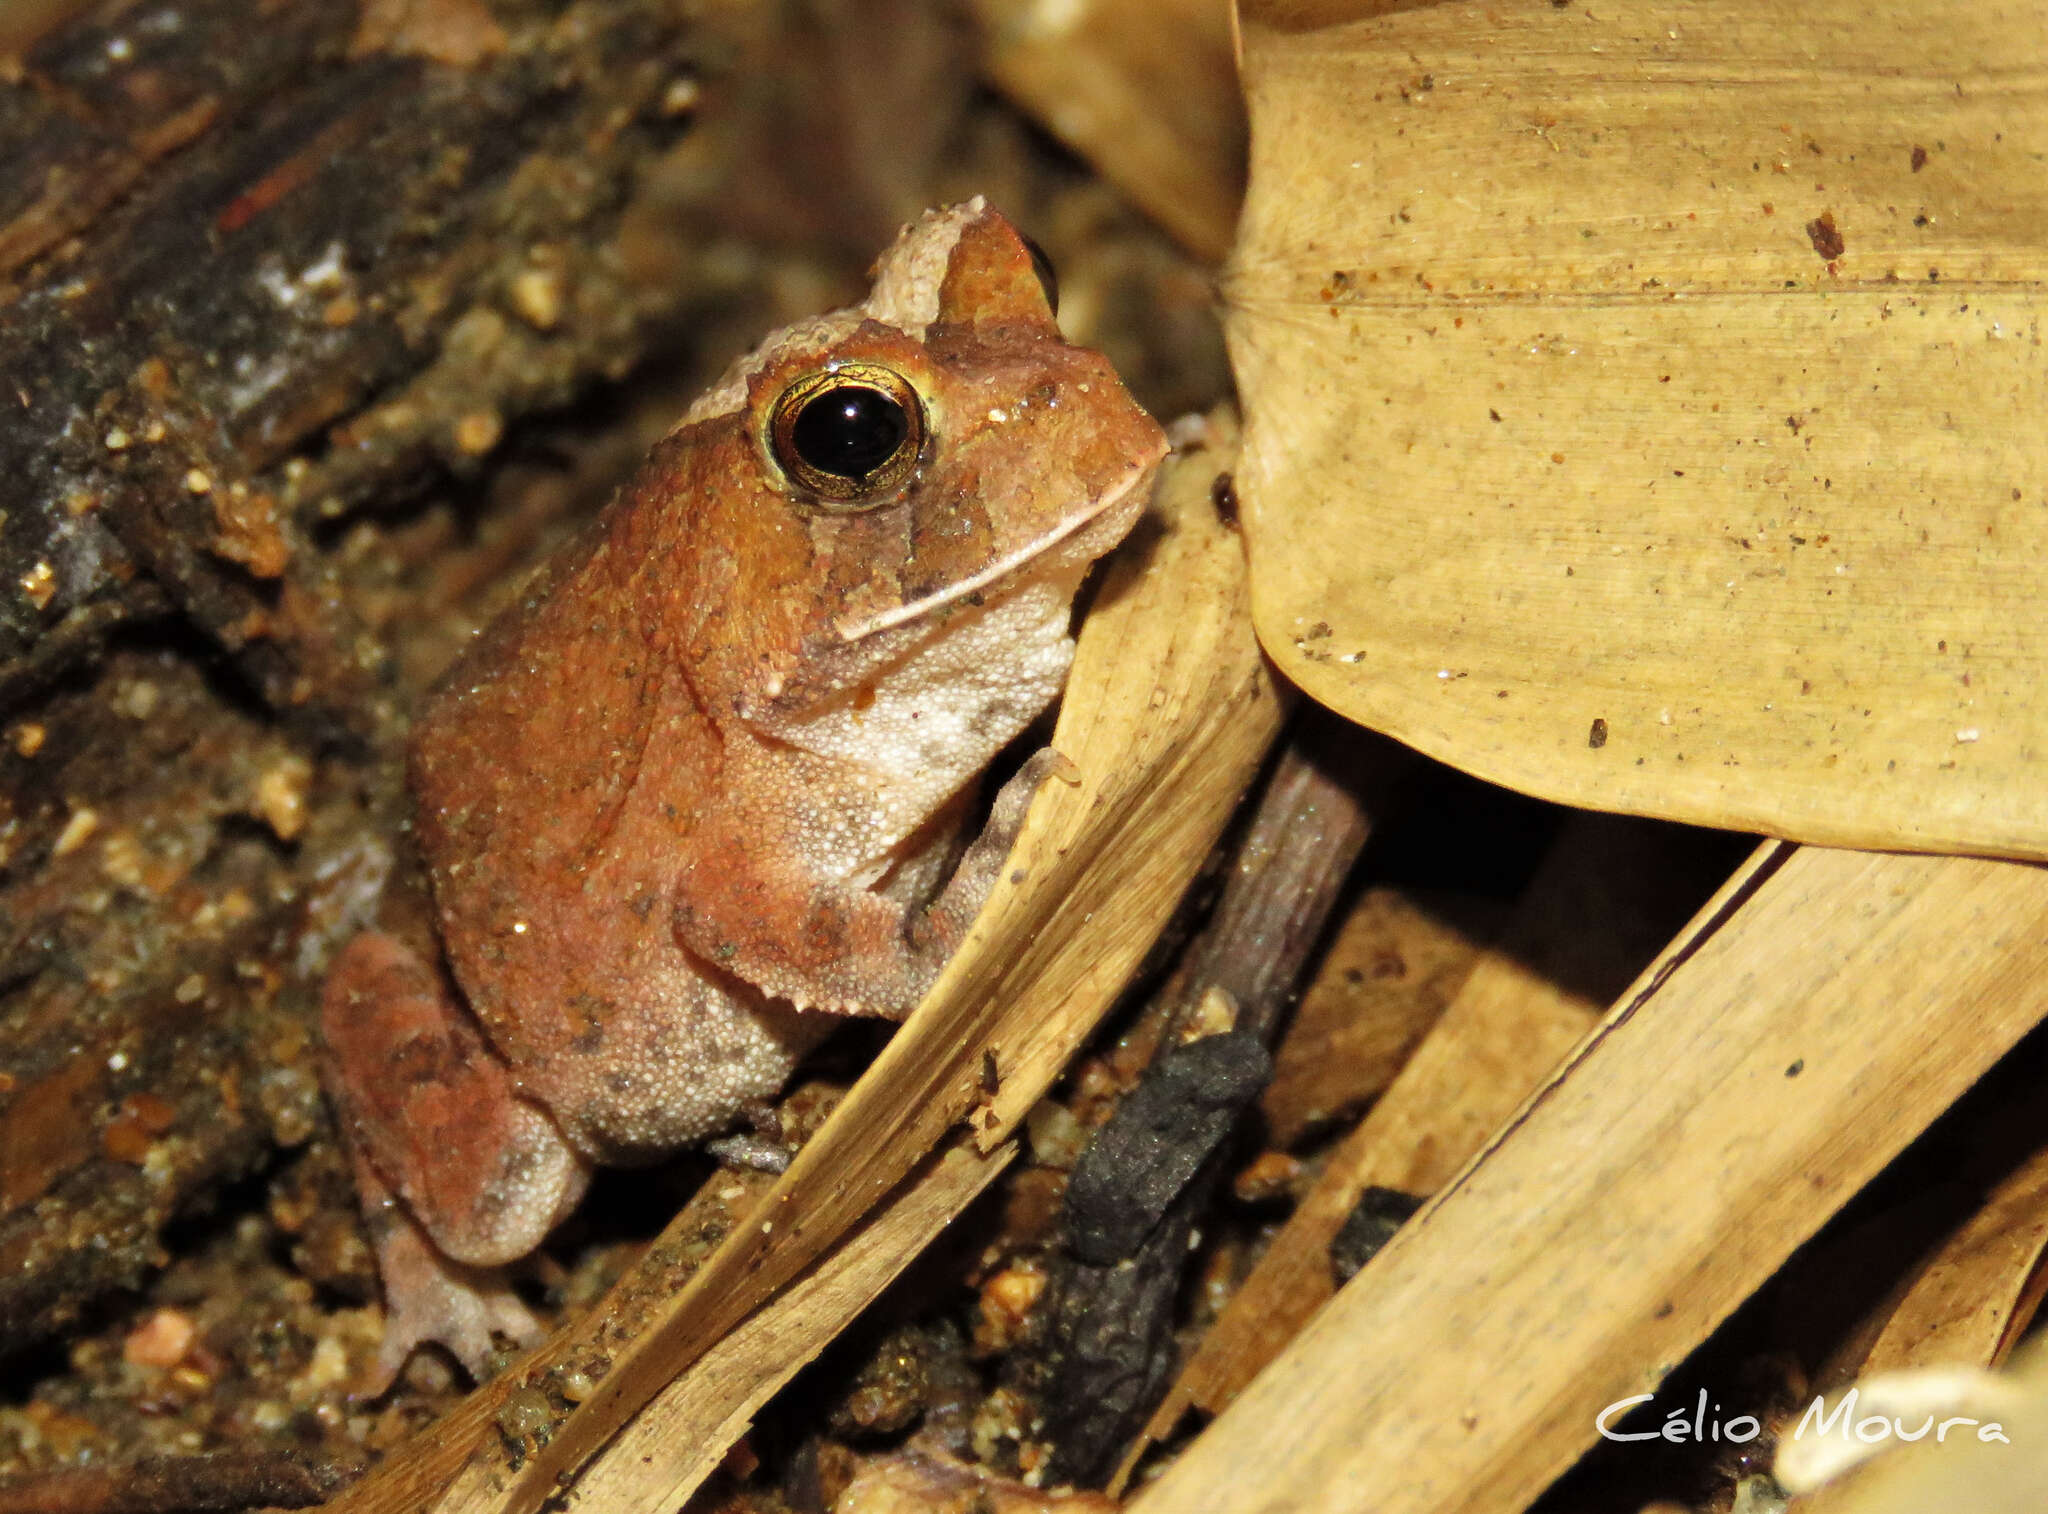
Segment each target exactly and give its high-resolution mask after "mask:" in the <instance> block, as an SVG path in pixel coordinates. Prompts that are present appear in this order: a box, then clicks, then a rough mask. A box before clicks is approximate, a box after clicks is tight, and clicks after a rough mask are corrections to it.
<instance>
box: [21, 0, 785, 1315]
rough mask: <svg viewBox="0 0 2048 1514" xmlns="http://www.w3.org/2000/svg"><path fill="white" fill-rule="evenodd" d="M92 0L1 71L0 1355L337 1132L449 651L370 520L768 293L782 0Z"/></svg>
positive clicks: (137, 1270)
mask: <svg viewBox="0 0 2048 1514" xmlns="http://www.w3.org/2000/svg"><path fill="white" fill-rule="evenodd" d="M72 9H73V12H74V13H73V14H70V15H68V16H67V17H66V18H65V19H64V20H63V21H62V22H61V23H60V24H59V25H58V26H57V27H56V29H55V30H53V31H51V32H50V33H49V34H47V35H46V36H44V37H43V38H42V39H41V40H40V41H37V42H34V43H33V44H31V45H28V46H27V47H26V49H25V50H24V51H22V52H21V53H20V54H19V55H18V56H14V57H9V58H0V164H4V165H5V171H4V172H0V478H5V479H6V480H7V481H8V487H7V490H6V493H5V497H4V498H0V988H4V991H5V995H6V997H5V1000H4V1009H0V1351H5V1350H7V1349H9V1348H11V1347H14V1346H18V1345H20V1344H21V1343H23V1342H25V1341H27V1340H30V1339H32V1338H34V1337H36V1336H39V1335H41V1334H44V1333H47V1332H48V1331H49V1330H51V1329H52V1328H54V1327H56V1326H57V1325H58V1324H60V1323H61V1322H62V1321H63V1320H65V1319H66V1318H68V1317H70V1316H71V1315H72V1314H73V1313H75V1311H76V1309H77V1307H78V1306H79V1304H80V1302H81V1301H82V1300H84V1299H87V1298H90V1297H91V1296H93V1295H95V1294H97V1293H100V1292H103V1291H104V1290H106V1289H107V1288H109V1287H113V1286H121V1285H130V1284H133V1283H134V1282H136V1281H137V1280H138V1279H139V1278H140V1277H141V1276H142V1275H143V1274H144V1273H145V1272H146V1271H147V1269H148V1268H150V1267H151V1266H152V1265H155V1264H157V1263H159V1262H160V1261H161V1259H162V1253H161V1252H160V1250H159V1249H158V1241H157V1237H158V1234H159V1232H160V1231H161V1229H162V1227H163V1225H164V1224H165V1223H166V1221H167V1220H168V1219H169V1218H170V1217H171V1216H172V1215H173V1214H175V1213H177V1212H178V1211H179V1210H180V1209H182V1208H184V1207H186V1206H188V1205H189V1204H190V1203H191V1202H192V1201H193V1200H194V1199H195V1198H196V1197H198V1196H200V1195H202V1194H204V1193H206V1192H209V1191H211V1190H212V1189H214V1188H216V1187H217V1186H218V1185H219V1184H220V1183H221V1182H222V1181H224V1180H226V1179H228V1178H231V1177H233V1176H234V1175H235V1174H237V1173H239V1172H244V1171H247V1170H248V1169H249V1168H250V1167H251V1166H252V1165H253V1164H255V1163H256V1162H257V1161H259V1160H260V1159H261V1158H262V1157H263V1156H264V1154H265V1153H266V1152H267V1151H269V1150H271V1149H273V1148H274V1147H275V1146H279V1145H282V1146H285V1147H292V1146H297V1145H302V1144H303V1143H305V1142H306V1140H307V1139H308V1137H309V1136H310V1135H311V1134H312V1133H313V1132H314V1131H315V1130H317V1129H318V1128H319V1126H320V1122H321V1119H322V1116H321V1112H320V1108H319V1102H318V1093H317V1083H316V1079H315V1076H314V1071H313V1055H314V1051H313V1047H312V1044H311V1038H310V1037H309V1035H308V1034H307V1032H306V1029H305V1024H306V1021H305V1009H306V1006H307V1003H308V1002H309V996H310V992H311V986H312V983H313V982H314V981H315V979H316V978H317V972H318V968H319V965H320V963H321V962H322V961H323V960H324V957H325V955H326V953H327V950H328V949H329V947H330V945H331V943H332V941H333V939H334V938H335V937H336V936H337V935H338V934H340V933H341V932H343V931H344V930H346V929H347V928H348V926H349V924H350V922H351V920H352V919H353V918H354V917H355V916H356V915H357V914H358V913H360V911H361V910H362V909H363V908H364V907H365V905H366V902H367V900H368V898H369V897H370V896H371V895H372V894H373V893H374V891H375V887H376V884H377V882H378V879H379V877H380V876H381V874H382V872H383V870H384V867H385V865H386V862H385V859H386V845H387V841H388V837H389V835H390V834H391V832H392V830H393V823H392V822H393V817H394V814H395V808H394V806H393V804H392V799H393V793H394V791H393V789H392V787H391V785H390V783H389V781H388V774H389V771H390V768H389V763H388V760H387V759H388V756H389V753H390V751H391V750H392V749H393V748H394V747H395V744H396V743H395V737H396V733H397V730H398V728H399V721H398V713H399V710H400V708H401V707H402V706H401V702H400V701H397V700H394V698H393V697H392V695H393V692H394V690H393V677H394V667H395V660H394V659H395V654H396V653H397V651H398V650H400V648H399V642H400V639H401V638H402V637H403V636H404V635H405V634H406V633H407V632H409V631H411V630H413V629H415V628H414V627H412V626H409V625H407V624H406V623H405V622H404V618H403V617H402V616H401V617H399V619H398V623H396V624H390V625H386V624H381V623H372V621H371V620H369V619H366V618H365V615H364V613H363V609H362V606H363V604H364V603H365V602H366V600H365V591H366V588H374V587H375V584H374V582H373V581H372V580H373V579H374V572H375V571H382V570H380V569H375V568H374V565H372V566H369V567H366V566H365V565H364V560H363V558H362V554H355V555H354V556H351V554H350V553H348V552H346V551H340V552H338V551H337V550H335V549H336V548H337V546H339V545H340V544H341V543H342V538H343V535H344V533H345V531H346V530H347V529H348V528H349V526H350V518H351V516H352V515H353V514H354V513H355V512H358V511H360V510H361V509H362V508H363V507H365V506H375V507H378V508H380V509H381V508H384V507H387V506H389V505H390V504H392V503H393V502H396V501H400V500H403V499H404V498H405V497H406V496H407V495H409V494H413V493H417V492H418V490H419V489H420V487H421V486H422V485H423V484H425V483H427V482H429V481H432V480H435V479H443V480H445V479H447V478H449V477H450V476H451V475H456V476H460V475H465V474H470V473H474V472H476V471H477V470H478V469H479V468H480V467H481V466H482V464H483V462H484V460H485V459H486V458H487V457H488V456H490V455H491V454H492V453H493V451H494V450H496V449H497V448H498V444H499V440H500V438H501V437H502V436H503V435H504V434H505V432H506V430H507V427H508V426H510V425H511V424H512V423H513V422H514V421H515V420H516V419H517V418H519V417H520V416H521V415H524V414H526V413H528V412H531V411H533V410H535V409H536V408H538V407H543V406H548V405H555V404H559V403H560V402H562V401H564V400H566V399H568V398H570V397H571V396H573V395H575V394H576V393H578V392H579V391H580V390H582V389H584V388H586V387H587V386H588V385H589V384H590V382H591V381H592V380H593V379H598V378H602V377H606V376H617V375H618V374H620V373H622V372H623V371H624V370H625V368H626V367H627V366H628V365H629V364H631V363H632V362H633V361H634V360H635V359H636V358H637V357H638V356H639V355H640V354H641V353H642V352H644V351H645V350H646V349H647V347H648V346H649V344H650V342H651V341H653V340H654V339H655V338H656V337H658V336H659V335H661V334H662V333H664V332H665V331H667V330H669V329H670V328H671V327H673V326H674V325H675V324H676V323H677V322H679V321H681V320H682V319H684V318H686V317H687V316H689V315H690V314H691V313H693V312H695V311H699V310H702V309H703V308H704V307H705V305H706V303H707V301H710V300H713V299H715V298H717V297H719V296H721V295H726V296H733V295H736V293H737V292H738V291H739V290H740V288H741V287H742V285H743V284H744V283H745V281H746V280H747V279H749V278H755V279H758V277H759V274H758V271H757V270H753V269H747V268H741V269H739V270H738V271H734V265H733V263H732V260H731V259H727V261H726V263H725V264H724V265H721V266H722V267H724V268H725V269H726V272H725V273H724V274H723V275H721V276H713V275H709V274H706V273H705V272H704V269H703V266H702V262H701V258H700V251H701V245H702V242H703V238H701V237H700V236H699V235H698V234H697V233H696V232H694V231H692V230H691V229H690V228H691V226H692V225H693V222H692V221H691V215H692V207H693V206H695V205H697V204H698V203H700V202H701V201H703V200H705V199H708V198H709V197H711V196H713V195H715V193H716V173H715V172H714V168H715V163H716V156H717V152H718V150H719V148H718V144H719V143H720V142H721V141H722V140H723V139H724V137H725V136H726V135H728V134H729V132H728V119H729V116H730V114H731V112H730V110H729V109H728V107H729V105H730V101H731V94H730V91H729V90H728V88H727V85H728V83H729V82H730V80H731V78H732V77H734V76H735V75H736V73H737V72H738V71H739V70H740V68H741V64H742V63H743V61H744V60H745V58H746V56H747V49H748V48H749V47H750V46H753V45H754V41H755V38H756V36H757V35H758V34H760V33H762V32H763V31H764V30H765V28H766V25H767V21H766V16H767V10H766V8H762V9H761V10H760V11H759V12H757V13H750V12H748V11H747V9H746V8H739V7H732V8H725V9H720V8H718V7H713V6H704V7H691V6H675V5H671V4H665V3H658V0H579V3H576V4H573V5H567V6H561V5H542V4H535V3H528V0H494V3H491V4H486V3H484V0H417V3H407V0H395V3H387V0H378V3H372V4H366V5H363V6H355V5H340V6H337V5H328V4H324V3H314V0H296V3H284V4H279V3H273V0H194V3H190V4H180V5H178V6H176V7H165V6H149V5H138V4H124V3H106V4H102V5H99V6H96V7H87V8H79V7H73V8H72ZM13 40H15V41H17V42H18V41H19V38H18V37H17V38H15V39H13ZM692 152H696V153H698V154H700V156H705V162H703V163H700V164H698V166H697V169H696V172H695V176H694V177H693V176H692V174H691V173H689V172H678V166H679V165H680V166H681V168H683V169H688V168H689V167H690V164H691V158H690V154H691V153H692ZM721 278H722V282H721ZM558 492H560V493H562V494H564V495H566V494H567V493H568V492H569V491H567V490H563V491H558ZM600 497H601V489H600ZM571 504H573V506H574V507H575V508H581V507H582V506H581V504H580V502H577V501H571ZM564 508H567V506H564V505H563V504H560V503H558V504H557V506H556V509H557V511H558V512H559V511H561V510H562V509H564ZM533 535H534V532H533V530H532V528H531V523H530V522H529V524H528V529H527V536H528V538H529V543H528V545H529V547H530V544H531V543H530V538H531V537H532V536H533ZM518 556H519V554H518V553H517V552H515V551H508V550H503V549H501V550H500V552H499V556H498V559H497V560H498V564H499V567H498V571H500V572H502V571H503V568H504V566H505V565H507V564H508V563H516V562H517V561H518ZM387 597H388V596H387ZM401 602H402V601H401ZM443 634H445V633H443ZM404 650H405V652H406V655H407V656H409V657H414V656H417V655H418V654H417V652H416V651H414V650H413V649H411V648H406V649H404ZM302 1239H303V1238H302ZM329 1249H332V1248H329ZM343 1249H344V1250H345V1249H346V1248H343ZM315 1270H316V1272H317V1271H318V1269H317V1268H316V1269H315ZM359 1270H360V1269H359V1268H358V1271H359Z"/></svg>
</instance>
